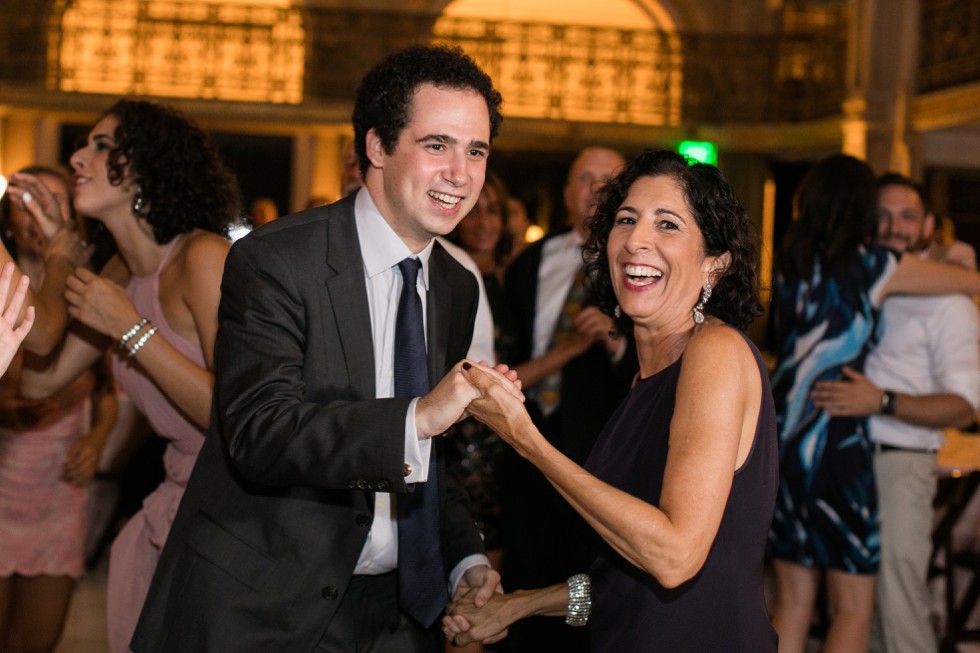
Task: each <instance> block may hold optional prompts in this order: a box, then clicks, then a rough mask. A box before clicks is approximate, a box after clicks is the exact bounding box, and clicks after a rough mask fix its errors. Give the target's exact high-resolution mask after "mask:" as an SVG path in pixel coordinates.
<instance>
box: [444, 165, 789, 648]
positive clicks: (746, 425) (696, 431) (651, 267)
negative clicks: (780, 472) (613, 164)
mask: <svg viewBox="0 0 980 653" xmlns="http://www.w3.org/2000/svg"><path fill="white" fill-rule="evenodd" d="M591 231H592V233H591V236H590V239H589V241H588V243H587V244H586V246H585V254H586V259H587V266H588V267H587V272H588V278H589V282H590V285H591V287H592V290H593V291H594V292H595V293H596V294H597V296H598V299H599V304H600V306H601V307H602V308H603V310H604V311H606V312H607V313H608V314H610V315H614V316H615V317H616V321H617V326H618V328H619V329H620V330H621V331H623V332H628V331H632V334H633V336H634V337H635V338H636V345H637V354H638V356H639V362H640V375H639V378H638V380H637V381H636V383H635V385H634V387H633V389H632V390H631V391H630V393H629V395H627V397H626V399H625V400H624V401H623V403H622V405H621V406H620V407H619V409H618V410H617V412H616V413H615V414H614V415H613V417H612V419H611V420H610V421H609V423H608V424H607V425H606V427H605V429H604V430H603V432H602V434H601V435H600V436H599V439H598V440H597V442H596V445H595V447H594V449H593V451H592V454H591V456H590V458H589V460H588V462H587V464H586V468H585V469H582V468H580V467H577V466H576V465H575V464H574V463H572V462H571V461H569V460H568V459H567V458H565V457H564V456H562V455H561V454H560V453H559V452H558V451H557V450H555V449H554V448H553V447H552V446H551V445H550V444H549V443H548V442H547V441H546V440H545V439H544V438H543V437H542V436H541V434H540V433H539V432H538V431H537V430H536V429H535V428H534V426H533V424H532V423H531V420H530V419H529V418H528V416H527V413H526V411H525V410H524V407H523V405H522V404H521V403H520V402H519V401H517V400H516V399H514V398H513V396H512V395H511V393H509V392H507V391H506V390H505V388H504V385H505V384H506V383H508V381H506V379H505V378H504V377H502V376H501V375H500V374H497V373H495V372H493V371H492V370H487V369H486V368H484V367H481V366H471V367H470V368H469V369H468V370H467V371H466V372H464V374H466V376H467V378H469V380H470V382H471V383H473V384H474V385H475V386H477V388H479V390H480V392H481V395H482V397H481V398H480V399H478V400H476V401H474V403H473V404H471V406H470V412H471V413H472V414H474V415H475V416H476V417H477V418H478V419H480V420H481V421H484V422H486V423H488V424H489V425H491V426H492V427H493V428H494V430H496V431H497V432H498V433H499V434H500V435H501V437H503V438H504V439H505V440H506V441H507V442H508V443H509V444H511V445H512V446H513V447H514V448H515V449H516V450H517V451H518V453H520V454H521V455H522V456H523V457H525V458H527V459H528V460H529V461H530V462H531V463H533V464H534V465H535V466H537V467H538V469H540V470H541V472H542V473H543V474H544V475H545V476H546V477H547V478H548V480H549V481H550V482H551V483H552V484H553V485H554V486H555V487H556V488H557V489H558V491H559V492H560V493H561V494H562V495H563V496H564V497H565V499H566V500H567V501H568V502H569V503H570V504H571V505H572V506H573V507H574V508H575V509H576V510H577V511H578V512H579V513H581V514H582V516H583V517H584V518H585V519H586V520H587V521H588V522H589V523H590V524H591V525H592V527H593V528H595V530H596V532H597V533H598V534H599V535H600V536H601V537H602V539H603V540H604V541H605V548H604V550H603V551H602V552H601V553H600V555H599V557H598V558H597V559H596V561H595V563H594V564H593V565H592V569H591V572H590V575H588V576H586V575H584V574H582V575H576V576H573V577H572V578H570V579H569V581H568V583H567V584H559V585H555V586H552V587H547V588H542V589H539V590H527V591H524V590H520V591H517V592H514V593H512V594H508V595H495V596H494V597H493V598H492V599H491V600H490V602H489V603H487V605H486V606H485V607H483V608H482V609H478V608H477V607H476V606H475V605H473V601H472V599H471V598H469V597H462V598H460V599H458V600H457V601H456V603H455V604H454V605H452V606H451V607H450V615H449V616H448V617H446V618H445V619H444V622H443V626H444V630H445V632H446V634H447V635H448V636H450V637H453V638H454V639H455V641H456V642H457V643H463V642H466V641H469V640H471V639H485V638H487V637H491V636H493V635H495V634H497V633H499V632H500V631H502V630H503V629H504V628H506V627H507V626H508V625H509V624H511V623H513V622H514V621H516V620H517V619H520V618H523V617H526V616H530V615H555V616H564V617H565V619H566V622H568V623H569V624H570V625H573V626H575V625H584V624H585V623H586V621H588V622H589V623H590V624H591V640H592V648H593V651H617V652H621V651H668V652H670V653H677V652H682V651H705V652H709V651H710V652H714V651H751V652H752V653H765V652H767V651H770V652H774V651H775V650H776V636H775V632H774V631H773V629H772V627H771V625H770V623H769V618H768V615H767V613H766V606H765V599H764V595H763V582H762V580H763V574H762V567H763V556H764V551H765V544H766V535H767V532H768V528H769V521H770V519H771V516H772V508H773V503H774V500H775V493H776V483H777V470H776V463H777V449H776V433H775V413H774V410H773V401H772V395H771V392H770V389H769V384H768V380H767V375H766V372H765V368H764V367H763V365H762V362H761V358H760V356H759V353H758V351H757V350H756V349H755V347H754V346H753V345H752V343H751V342H750V341H749V340H748V339H747V338H746V337H745V336H744V335H743V334H742V333H740V331H738V330H737V329H741V328H744V327H745V326H746V325H747V324H748V323H749V322H750V321H751V320H752V319H753V318H754V317H755V316H757V315H758V314H759V313H760V312H761V308H760V306H759V303H758V301H757V294H756V293H757V286H758V282H757V272H756V250H755V247H754V245H753V243H752V238H751V237H750V234H749V226H748V218H747V216H746V215H745V212H744V210H743V209H742V207H741V206H740V205H739V203H738V200H737V199H736V198H735V196H734V194H733V193H732V191H731V188H730V187H729V185H728V183H727V181H725V179H724V177H723V176H722V175H721V173H720V172H718V170H717V169H716V168H715V167H713V166H709V165H704V164H694V165H689V163H688V161H687V160H685V159H684V158H683V157H681V156H679V155H677V154H675V153H673V152H669V151H664V150H660V151H648V152H645V153H643V154H641V155H640V156H639V157H638V158H636V159H635V160H633V161H632V162H631V163H630V164H629V165H628V166H627V168H626V169H625V170H624V171H623V172H622V173H621V174H620V175H619V176H618V177H617V178H616V179H615V180H613V181H612V182H610V183H609V185H608V186H606V187H605V188H604V189H603V190H602V191H601V195H600V200H599V204H598V206H597V209H596V215H595V218H594V219H593V221H592V224H591ZM729 325H730V326H729ZM733 327H735V328H733ZM583 571H585V570H583ZM590 613H591V614H590ZM590 617H591V618H590Z"/></svg>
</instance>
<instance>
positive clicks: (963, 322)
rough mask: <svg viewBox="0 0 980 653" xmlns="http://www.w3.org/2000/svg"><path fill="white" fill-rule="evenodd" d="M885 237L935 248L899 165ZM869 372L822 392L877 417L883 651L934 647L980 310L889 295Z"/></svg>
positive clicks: (887, 182)
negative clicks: (940, 541)
mask: <svg viewBox="0 0 980 653" xmlns="http://www.w3.org/2000/svg"><path fill="white" fill-rule="evenodd" d="M878 225H879V229H878V242H879V243H880V244H882V245H885V246H887V247H891V248H893V249H896V250H899V251H904V252H909V253H911V254H913V255H919V256H926V255H927V252H926V251H925V250H924V249H923V246H924V244H925V243H927V242H929V240H930V236H931V235H932V231H933V229H934V228H935V217H934V216H933V214H932V213H931V212H928V211H927V210H926V207H925V202H924V199H923V195H922V190H921V188H920V187H919V186H918V185H917V184H916V183H915V182H913V181H912V180H910V179H908V178H906V177H903V176H901V175H898V174H895V173H889V174H886V175H883V176H882V177H881V178H879V180H878ZM879 335H880V340H879V342H878V344H877V345H876V346H875V348H874V349H873V350H872V351H871V353H870V354H869V355H868V358H867V360H866V362H865V374H864V375H861V374H858V373H857V372H855V371H847V372H846V373H847V374H848V376H849V377H850V379H851V380H850V381H849V382H832V383H827V384H824V385H823V386H822V387H820V388H819V389H818V390H817V392H818V393H823V392H825V393H827V394H826V395H822V396H821V397H820V398H819V399H818V405H820V402H824V403H825V404H826V405H836V406H838V407H841V408H842V409H843V412H842V411H841V410H838V412H835V413H834V414H850V415H869V416H870V418H869V420H868V426H869V429H870V434H871V440H872V441H873V443H874V447H875V453H874V465H875V478H876V481H877V485H878V502H879V511H880V515H881V543H882V553H881V566H880V568H879V572H878V579H877V584H876V605H875V618H874V621H873V626H872V637H871V640H872V646H871V650H872V651H874V652H875V653H905V652H908V653H913V652H914V653H927V652H930V653H934V652H935V651H936V638H935V635H934V633H933V631H932V627H931V624H930V621H929V609H930V603H931V600H930V596H929V590H928V586H927V573H928V567H929V556H930V554H931V551H932V542H931V538H930V533H931V530H932V518H933V510H932V501H933V497H934V496H935V491H936V480H937V479H936V451H937V450H938V449H939V447H940V446H941V445H942V442H943V433H942V430H943V428H946V427H952V426H962V425H964V424H968V423H969V422H970V421H971V420H972V418H973V415H974V413H975V411H976V410H977V406H978V401H980V354H978V344H977V343H978V338H980V328H978V319H977V309H976V306H975V305H974V304H973V302H972V300H971V299H970V298H969V297H966V296H964V295H942V296H934V297H911V296H907V297H903V296H895V297H889V298H888V299H886V300H885V303H884V306H883V309H882V320H881V328H880V329H879Z"/></svg>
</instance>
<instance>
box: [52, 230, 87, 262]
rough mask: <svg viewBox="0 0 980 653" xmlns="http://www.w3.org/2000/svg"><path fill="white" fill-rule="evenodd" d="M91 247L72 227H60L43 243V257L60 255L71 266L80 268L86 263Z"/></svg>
mask: <svg viewBox="0 0 980 653" xmlns="http://www.w3.org/2000/svg"><path fill="white" fill-rule="evenodd" d="M92 249H93V248H92V247H91V246H90V245H88V244H87V243H86V242H85V241H84V240H82V237H81V235H80V234H79V233H78V232H77V231H75V230H74V229H61V230H60V231H58V232H56V233H55V234H54V235H53V236H52V237H51V240H49V241H48V242H47V243H46V244H45V246H44V259H45V260H48V259H49V258H51V257H53V256H60V257H61V258H64V259H66V260H68V261H69V263H71V266H72V267H73V268H80V267H82V266H84V265H88V260H89V257H90V256H91V254H92Z"/></svg>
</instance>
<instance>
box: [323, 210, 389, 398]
mask: <svg viewBox="0 0 980 653" xmlns="http://www.w3.org/2000/svg"><path fill="white" fill-rule="evenodd" d="M326 227H327V235H328V240H327V270H328V272H327V275H326V276H327V278H326V292H327V298H326V301H327V303H328V304H329V305H330V308H331V310H332V311H333V313H334V321H335V324H336V325H337V332H338V333H339V334H340V346H341V348H342V349H343V352H344V358H345V359H346V361H347V376H348V382H349V387H350V388H352V390H353V392H354V396H355V397H357V398H360V399H373V398H374V397H376V396H377V391H376V388H375V384H374V344H373V342H372V339H371V327H370V325H371V312H370V309H369V307H368V299H367V290H366V288H365V285H364V264H363V262H362V260H361V248H360V241H359V240H358V237H357V227H356V224H355V222H354V202H353V200H351V201H349V202H343V203H341V204H340V206H337V207H334V208H333V210H332V211H331V212H330V214H329V215H328V216H327V219H326Z"/></svg>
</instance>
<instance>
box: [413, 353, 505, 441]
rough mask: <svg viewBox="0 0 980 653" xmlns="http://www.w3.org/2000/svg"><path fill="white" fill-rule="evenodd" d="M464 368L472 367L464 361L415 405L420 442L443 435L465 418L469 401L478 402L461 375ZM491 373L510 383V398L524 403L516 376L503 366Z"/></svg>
mask: <svg viewBox="0 0 980 653" xmlns="http://www.w3.org/2000/svg"><path fill="white" fill-rule="evenodd" d="M463 365H472V363H471V362H470V361H467V360H462V361H460V362H458V363H457V364H456V365H454V366H453V368H452V369H451V370H449V373H448V374H446V376H444V377H442V380H441V381H439V383H438V384H437V385H436V387H434V388H433V389H432V390H430V391H429V394H427V395H425V396H424V397H422V398H420V399H419V402H418V404H416V406H415V428H416V431H417V432H418V436H419V439H420V440H425V439H427V438H431V437H434V436H437V435H442V434H443V433H445V432H446V431H447V430H449V427H450V426H452V425H453V424H455V423H456V422H458V421H460V420H461V419H463V418H464V417H468V414H467V412H466V408H467V407H468V406H469V405H470V402H471V401H473V400H474V399H477V398H479V396H480V392H479V391H478V390H477V389H476V388H475V387H473V385H472V384H471V383H470V382H469V380H468V379H467V378H466V377H465V376H464V375H463V374H462V369H463ZM494 369H495V370H497V371H498V372H499V373H500V374H502V375H504V376H505V377H507V379H508V380H509V381H511V383H510V384H509V385H510V388H509V389H510V392H511V394H513V395H514V396H515V397H517V398H519V399H520V400H521V401H523V400H524V395H523V394H522V393H521V391H520V388H521V382H520V381H518V380H517V373H516V372H514V371H513V370H511V369H510V368H508V367H507V366H506V365H497V366H496V367H494Z"/></svg>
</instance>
